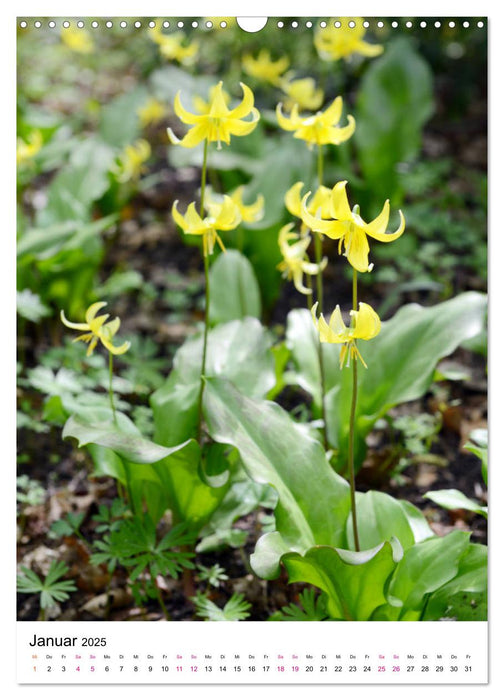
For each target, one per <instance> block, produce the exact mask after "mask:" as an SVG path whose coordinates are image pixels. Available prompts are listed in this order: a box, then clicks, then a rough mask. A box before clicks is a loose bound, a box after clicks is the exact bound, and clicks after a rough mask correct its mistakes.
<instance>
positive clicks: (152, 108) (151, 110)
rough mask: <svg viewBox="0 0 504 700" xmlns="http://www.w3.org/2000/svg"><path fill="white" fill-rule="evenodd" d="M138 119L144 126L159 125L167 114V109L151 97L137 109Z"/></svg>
mask: <svg viewBox="0 0 504 700" xmlns="http://www.w3.org/2000/svg"><path fill="white" fill-rule="evenodd" d="M137 114H138V118H139V120H140V124H141V125H142V126H149V125H151V124H158V123H159V122H160V121H161V120H162V119H163V117H164V116H165V114H166V109H165V106H164V105H163V104H161V102H159V101H158V100H156V99H154V97H150V98H149V99H148V100H147V102H146V103H145V104H144V105H142V106H141V107H139V108H138V109H137Z"/></svg>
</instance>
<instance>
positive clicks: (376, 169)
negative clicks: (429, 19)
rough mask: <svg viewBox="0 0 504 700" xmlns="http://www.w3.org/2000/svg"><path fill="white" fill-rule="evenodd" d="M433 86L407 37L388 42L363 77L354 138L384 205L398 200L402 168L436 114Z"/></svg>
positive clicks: (364, 168)
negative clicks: (399, 167)
mask: <svg viewBox="0 0 504 700" xmlns="http://www.w3.org/2000/svg"><path fill="white" fill-rule="evenodd" d="M432 82H433V81H432V74H431V71H430V68H429V64H428V63H427V62H426V61H425V59H424V58H422V56H421V55H420V54H418V53H417V52H416V51H415V49H414V47H413V44H412V42H411V41H410V40H409V39H407V38H399V39H395V40H392V41H390V42H388V44H387V50H386V51H385V53H384V54H383V56H381V57H380V58H379V59H377V60H376V61H373V63H372V64H371V65H370V66H369V68H368V70H367V71H366V73H365V75H364V78H363V80H362V83H361V87H360V90H359V93H358V95H357V110H358V111H357V114H356V119H357V129H356V132H355V140H356V144H357V149H358V157H359V163H360V166H361V170H362V173H363V175H364V178H365V180H366V183H367V190H368V191H371V192H373V196H374V197H376V199H377V200H378V202H379V203H380V206H381V204H382V203H383V201H384V200H385V199H387V198H392V200H393V201H394V199H396V198H397V190H398V188H399V185H400V179H399V172H398V170H397V165H398V164H399V163H404V162H409V161H411V160H412V159H413V158H414V157H415V156H416V155H417V154H418V152H419V150H420V147H421V136H422V127H423V125H424V124H425V122H426V121H427V119H428V118H429V117H430V116H431V114H432V112H433V110H434V100H433V88H432Z"/></svg>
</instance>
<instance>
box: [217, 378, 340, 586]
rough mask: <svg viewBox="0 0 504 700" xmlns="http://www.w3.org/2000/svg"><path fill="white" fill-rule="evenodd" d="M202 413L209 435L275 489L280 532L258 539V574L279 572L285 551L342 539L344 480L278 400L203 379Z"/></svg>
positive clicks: (253, 475) (337, 542) (221, 381)
mask: <svg viewBox="0 0 504 700" xmlns="http://www.w3.org/2000/svg"><path fill="white" fill-rule="evenodd" d="M204 413H205V418H206V422H207V425H208V429H209V432H210V434H211V436H212V437H213V439H214V440H216V441H217V442H223V443H225V444H230V445H234V446H235V447H236V448H237V449H238V450H239V452H240V457H241V460H242V462H243V464H244V466H245V469H246V470H247V472H248V474H249V475H250V476H251V478H252V479H254V481H257V482H259V483H267V484H270V485H271V486H272V487H273V488H274V489H275V491H276V492H277V494H278V504H277V506H276V509H275V519H276V527H277V530H278V532H274V533H268V535H265V536H264V537H263V538H262V540H260V542H262V545H261V546H259V544H258V546H257V547H256V551H255V553H254V555H253V557H252V560H251V561H252V566H253V568H254V570H255V571H256V573H258V575H260V576H263V577H265V578H274V577H275V576H276V575H278V570H279V567H278V563H279V558H280V556H281V555H282V554H284V553H285V552H287V551H289V550H291V551H297V552H301V553H302V552H304V551H305V550H306V549H308V548H309V547H312V546H313V545H315V544H329V545H333V546H341V545H344V544H345V539H346V537H345V522H346V517H347V514H348V512H349V509H350V493H349V486H348V483H347V482H346V481H345V480H344V479H342V478H341V477H340V476H338V475H337V474H336V473H335V472H334V471H333V470H332V469H331V467H330V466H329V464H328V462H327V459H326V456H325V453H324V450H323V448H322V446H321V445H320V443H318V442H317V441H316V440H314V439H313V438H312V437H310V436H309V435H308V433H307V432H306V430H305V429H304V428H303V427H302V426H299V425H297V424H296V423H294V422H293V421H292V419H291V418H290V417H289V415H288V414H287V413H286V412H285V411H284V410H283V409H281V408H280V407H279V406H277V405H276V404H274V403H272V402H269V401H260V400H254V399H250V398H247V397H245V396H243V395H242V394H241V393H239V392H238V391H237V389H236V388H235V387H234V386H233V385H232V384H231V383H230V382H228V381H226V380H224V379H208V380H207V381H206V386H205V392H204ZM308 485H309V487H308Z"/></svg>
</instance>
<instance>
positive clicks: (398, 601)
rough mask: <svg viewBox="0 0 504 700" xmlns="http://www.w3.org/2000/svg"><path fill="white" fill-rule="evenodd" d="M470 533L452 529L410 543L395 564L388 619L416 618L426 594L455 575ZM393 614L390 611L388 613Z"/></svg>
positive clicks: (390, 589)
mask: <svg viewBox="0 0 504 700" xmlns="http://www.w3.org/2000/svg"><path fill="white" fill-rule="evenodd" d="M469 538H470V533H469V532H461V531H458V530H456V531H453V532H451V533H450V534H449V535H446V537H434V538H432V539H429V540H425V541H423V542H419V543H418V544H415V545H413V547H411V548H410V549H409V550H408V551H407V552H405V554H404V557H403V558H402V559H401V561H400V562H399V564H398V565H397V569H396V570H395V572H394V575H393V576H392V580H391V582H390V587H389V590H388V596H389V598H390V599H391V600H393V601H394V607H393V608H392V606H390V610H389V615H388V619H397V620H398V619H402V620H419V619H420V618H421V615H422V608H423V605H424V602H425V596H426V595H427V594H428V593H433V592H434V591H437V590H438V589H439V588H441V586H443V585H445V584H446V583H448V581H451V580H452V579H454V578H455V576H456V575H457V573H458V570H459V565H460V561H461V558H462V557H463V556H464V555H465V554H466V552H467V548H468V546H469ZM390 613H392V614H390Z"/></svg>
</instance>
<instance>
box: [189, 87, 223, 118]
mask: <svg viewBox="0 0 504 700" xmlns="http://www.w3.org/2000/svg"><path fill="white" fill-rule="evenodd" d="M218 88H219V85H218V84H217V85H212V87H211V88H210V90H209V91H208V100H204V99H203V98H202V97H200V96H199V95H195V96H194V97H193V105H194V109H195V110H196V111H197V112H198V113H199V114H208V113H209V112H210V109H211V107H212V101H213V100H214V98H215V96H216V90H218ZM221 92H222V99H223V100H224V103H225V105H226V107H229V105H230V104H231V95H230V94H229V93H228V92H226V91H225V90H224V88H221Z"/></svg>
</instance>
